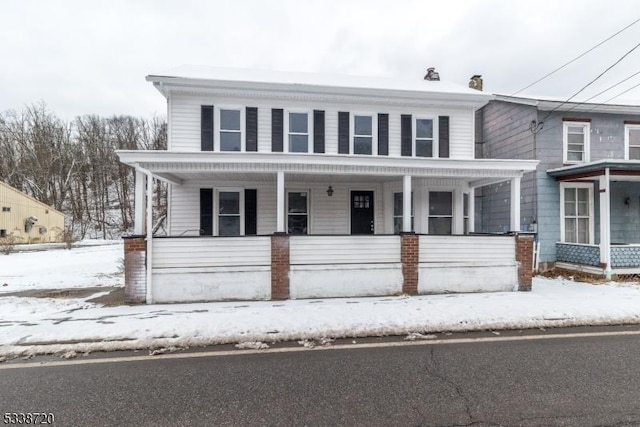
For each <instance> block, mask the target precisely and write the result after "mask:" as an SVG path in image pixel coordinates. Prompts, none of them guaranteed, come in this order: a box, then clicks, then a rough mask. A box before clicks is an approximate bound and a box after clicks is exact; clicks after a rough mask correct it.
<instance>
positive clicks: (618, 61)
mask: <svg viewBox="0 0 640 427" xmlns="http://www.w3.org/2000/svg"><path fill="white" fill-rule="evenodd" d="M638 47H640V43H638V44H637V45H635V46H634V47H632V48H631V49H630V50H628V51H627V52H626V53H625V54H624V55H622V56H621V57H620V58H619V59H618V60H617V61H616V62H614V63H613V64H611V65H610V66H608V67H607V68H606V69H605V70H604V71H603V72H601V73H600V74H598V76H597V77H596V78H595V79H593V80H591V81H590V82H589V83H587V84H586V85H584V86H583V87H582V88H581V89H580V90H578V91H577V92H576V93H574V94H573V95H571V96H570V97H569V98H567V100H566V101H564V102H561V103H560V104H559V105H558V106H557V107H556V108H554V109H553V110H551V111H549V112H548V113H547V115H546V116H545V117H544V119H542V120H541V122H543V123H544V121H545V120H547V119H548V118H549V116H550V115H551V113H553V112H554V111H556V110H557V109H559V108H560V107H562V106H563V105H564V104H566V103H568V102H569V101H571V100H572V99H573V98H575V97H576V95H578V94H579V93H580V92H582V91H583V90H585V89H586V88H588V87H589V86H591V85H592V84H593V83H595V82H596V81H597V80H598V79H599V78H600V77H602V76H604V75H605V74H606V73H607V72H608V71H609V70H611V69H612V68H613V67H615V66H616V65H618V64H619V63H620V62H622V60H623V59H624V58H626V57H627V56H629V55H630V54H631V52H633V51H634V50H636V49H637V48H638Z"/></svg>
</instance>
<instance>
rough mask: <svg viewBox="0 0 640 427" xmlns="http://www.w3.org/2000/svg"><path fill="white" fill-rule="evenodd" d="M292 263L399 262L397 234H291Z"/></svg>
mask: <svg viewBox="0 0 640 427" xmlns="http://www.w3.org/2000/svg"><path fill="white" fill-rule="evenodd" d="M289 248H290V252H289V253H290V262H291V265H310V264H368V263H374V264H380V263H398V262H400V239H399V238H398V236H339V237H335V236H304V237H302V236H301V237H296V236H292V237H291V238H290V242H289Z"/></svg>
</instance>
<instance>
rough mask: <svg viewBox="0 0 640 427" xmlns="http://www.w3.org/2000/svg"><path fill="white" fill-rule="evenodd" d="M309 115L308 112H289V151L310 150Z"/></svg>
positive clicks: (303, 151) (306, 151) (302, 151)
mask: <svg viewBox="0 0 640 427" xmlns="http://www.w3.org/2000/svg"><path fill="white" fill-rule="evenodd" d="M309 117H310V115H309V114H308V113H289V126H288V128H289V152H290V153H308V152H309V128H310V125H309Z"/></svg>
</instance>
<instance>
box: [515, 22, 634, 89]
mask: <svg viewBox="0 0 640 427" xmlns="http://www.w3.org/2000/svg"><path fill="white" fill-rule="evenodd" d="M638 22H640V18H638V19H636V20H635V21H633V22H632V23H631V24H629V25H627V26H626V27H624V28H623V29H621V30H620V31H618V32H617V33H615V34H613V35H611V36H609V37H607V38H606V39H604V40H603V41H601V42H600V43H598V44H597V45H595V46H593V47H592V48H590V49H588V50H586V51H585V52H583V53H581V54H580V55H578V56H576V57H575V58H573V59H572V60H571V61H569V62H567V63H566V64H564V65H561V66H560V67H558V68H556V69H555V70H553V71H551V72H550V73H548V74H546V75H544V76H542V77H541V78H539V79H538V80H536V81H535V82H533V83H531V84H530V85H528V86H525V87H523V88H522V89H520V90H518V91H516V92H514V93H512V94H511V96H514V95H517V94H519V93H520V92H522V91H523V90H526V89H529V88H530V87H531V86H535V85H536V84H538V83H540V82H541V81H543V80H544V79H546V78H547V77H549V76H551V75H553V74H555V73H557V72H558V71H560V70H562V69H563V68H565V67H566V66H568V65H571V64H573V63H574V62H576V61H577V60H578V59H580V58H582V57H583V56H585V55H586V54H588V53H589V52H591V51H592V50H594V49H597V48H598V47H600V46H602V45H603V44H604V43H606V42H608V41H609V40H611V39H612V38H614V37H615V36H617V35H618V34H620V33H622V32H623V31H625V30H626V29H628V28H630V27H632V26H633V25H635V24H637V23H638Z"/></svg>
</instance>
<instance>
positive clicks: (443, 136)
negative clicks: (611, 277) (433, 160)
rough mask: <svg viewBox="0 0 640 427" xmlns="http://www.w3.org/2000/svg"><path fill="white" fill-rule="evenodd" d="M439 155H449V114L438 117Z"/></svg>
mask: <svg viewBox="0 0 640 427" xmlns="http://www.w3.org/2000/svg"><path fill="white" fill-rule="evenodd" d="M438 149H439V157H445V158H446V157H449V116H440V117H438Z"/></svg>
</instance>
